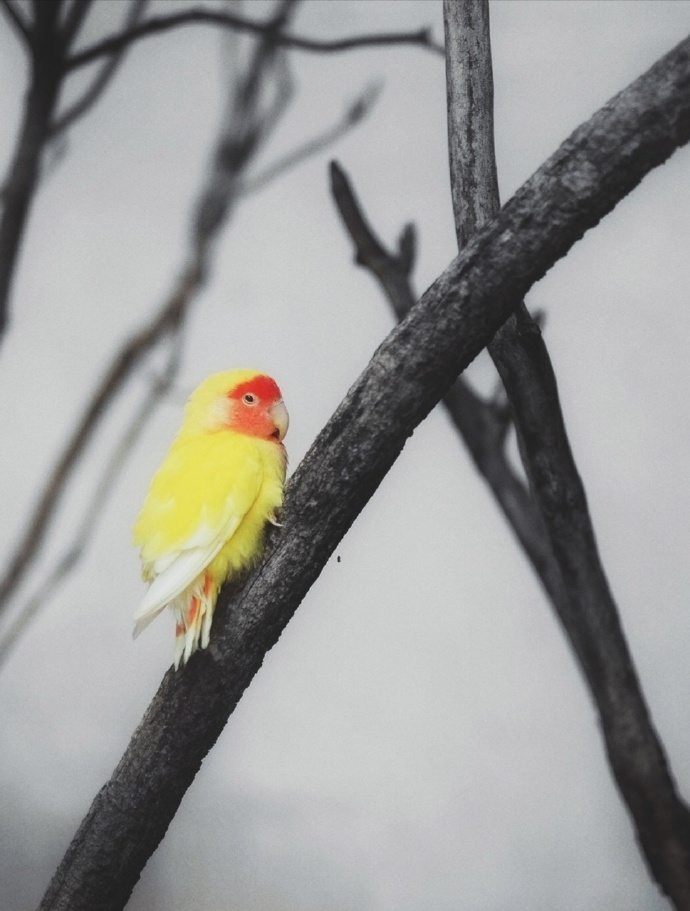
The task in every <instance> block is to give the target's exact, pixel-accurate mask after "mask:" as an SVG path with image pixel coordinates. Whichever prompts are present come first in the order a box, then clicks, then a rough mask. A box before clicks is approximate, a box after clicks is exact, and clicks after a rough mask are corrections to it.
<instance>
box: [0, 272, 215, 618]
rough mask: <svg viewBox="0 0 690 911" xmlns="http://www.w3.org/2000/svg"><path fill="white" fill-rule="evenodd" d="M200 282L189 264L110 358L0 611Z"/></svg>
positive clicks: (46, 492)
mask: <svg viewBox="0 0 690 911" xmlns="http://www.w3.org/2000/svg"><path fill="white" fill-rule="evenodd" d="M203 280H204V273H203V268H202V264H201V262H199V261H194V262H192V263H191V264H190V265H188V266H187V268H186V269H185V270H184V271H183V272H182V275H181V276H180V278H179V280H178V281H177V283H176V285H175V288H174V289H173V291H172V293H171V294H170V295H169V297H168V299H167V300H166V301H165V303H164V304H163V306H162V307H161V308H160V310H159V311H158V313H157V314H156V315H155V316H154V317H153V319H152V320H151V321H150V322H149V323H148V324H147V325H146V326H144V327H143V328H142V329H140V330H139V331H138V332H137V333H136V334H135V335H133V336H132V337H131V338H129V339H128V340H127V341H126V342H125V343H124V344H123V345H122V346H121V348H120V350H119V352H118V353H117V354H116V355H115V357H114V358H113V361H112V363H111V365H110V367H109V368H108V370H107V371H106V373H105V375H104V376H103V379H102V380H101V382H100V385H99V386H98V388H97V389H96V392H95V393H94V395H93V396H92V398H91V401H90V402H89V405H88V406H87V408H86V410H85V412H84V414H83V416H82V418H81V419H80V421H79V423H78V425H77V427H76V428H75V429H74V431H73V433H72V436H71V437H70V439H69V441H68V443H67V446H66V447H65V449H64V451H63V453H62V455H61V456H60V458H59V460H58V462H57V464H56V465H55V467H54V468H53V471H52V472H51V475H50V478H49V479H48V483H47V484H46V486H45V488H44V489H43V492H42V494H41V496H40V498H39V501H38V503H37V504H36V507H35V508H34V512H33V514H32V516H31V519H30V520H29V523H28V526H27V528H26V530H25V532H24V534H23V535H22V536H21V538H20V541H19V544H18V546H17V548H16V550H15V552H14V555H13V557H12V558H11V560H10V562H9V564H8V567H7V569H6V571H5V574H4V576H3V577H2V579H1V580H0V610H3V609H5V607H6V605H7V602H8V600H9V598H10V597H11V595H12V594H13V593H14V591H15V589H16V588H17V586H18V585H19V583H20V581H21V580H22V578H23V577H24V575H25V573H26V571H27V570H28V568H29V567H30V566H31V564H32V563H33V561H34V560H35V559H36V557H37V556H38V554H39V552H40V549H41V547H42V545H43V543H44V541H45V538H46V536H47V533H48V531H49V528H50V525H51V522H52V520H53V518H54V515H55V513H56V510H57V508H58V506H59V504H60V502H61V500H62V497H63V495H64V492H65V488H66V485H67V483H68V481H69V479H70V478H71V476H72V474H73V472H74V470H75V468H76V466H77V465H78V463H79V461H80V460H81V458H82V457H83V454H84V451H85V449H86V447H87V446H88V444H89V443H90V441H91V439H92V437H93V435H94V433H95V431H96V429H97V427H98V426H99V424H100V421H101V420H102V418H103V416H104V414H105V413H106V411H107V409H108V408H109V407H110V405H111V404H112V402H113V401H114V399H115V397H116V396H117V395H118V394H119V393H120V392H121V390H122V389H123V387H124V385H125V383H126V381H127V380H128V379H129V377H130V376H131V375H132V373H133V372H134V370H136V369H137V367H138V366H139V364H140V363H141V361H142V359H143V358H144V357H145V356H146V355H147V354H148V353H149V351H151V350H152V349H153V348H154V347H155V346H156V345H157V344H158V343H159V342H160V341H161V339H163V338H165V337H166V336H167V335H169V334H171V333H174V332H175V331H177V329H178V328H179V326H180V325H181V323H182V322H183V321H184V319H185V315H186V311H187V307H188V305H189V301H190V298H191V296H192V294H194V293H195V292H196V291H197V290H198V289H199V287H200V286H201V284H202V283H203Z"/></svg>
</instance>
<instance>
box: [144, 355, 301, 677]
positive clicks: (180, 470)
mask: <svg viewBox="0 0 690 911" xmlns="http://www.w3.org/2000/svg"><path fill="white" fill-rule="evenodd" d="M288 423H289V418H288V413H287V409H286V408H285V405H284V404H283V397H282V395H281V392H280V389H279V388H278V386H277V384H276V382H275V380H272V379H271V378H270V377H269V376H266V375H264V374H262V373H258V372H257V371H255V370H228V371H226V372H224V373H217V374H214V375H213V376H210V377H208V379H206V380H205V381H204V382H203V383H202V384H201V385H200V386H199V387H198V389H196V391H195V392H193V393H192V395H191V397H190V399H189V402H188V403H187V408H186V410H185V416H184V421H183V424H182V428H181V429H180V432H179V433H178V435H177V437H176V438H175V440H174V442H173V444H172V446H171V447H170V451H169V452H168V455H167V456H166V458H165V460H164V461H163V464H162V465H161V467H160V468H159V470H158V472H157V473H156V474H155V475H154V478H153V481H152V482H151V486H150V488H149V492H148V495H147V497H146V500H145V502H144V505H143V507H142V510H141V512H140V513H139V517H138V519H137V521H136V523H135V525H134V532H133V537H134V543H135V545H136V546H137V547H139V549H140V555H141V563H142V575H143V577H144V580H145V581H147V582H149V583H150V585H149V589H148V591H147V592H146V594H145V596H144V598H143V600H142V602H141V605H140V606H139V609H138V610H137V612H136V614H135V616H134V620H135V627H134V636H135V637H136V636H138V635H139V633H140V632H141V631H142V630H143V629H144V628H145V627H146V626H148V624H149V623H150V622H151V621H152V620H153V619H154V617H156V616H157V615H158V614H159V613H160V612H161V611H162V610H164V608H165V607H167V606H169V607H170V608H171V609H172V612H173V614H174V616H175V622H176V625H175V636H176V639H175V667H176V668H177V667H179V664H180V661H182V662H183V663H184V662H186V661H188V660H189V657H190V655H192V654H193V653H194V652H195V651H196V649H197V648H206V646H207V645H208V642H209V636H210V632H211V621H212V619H213V611H214V608H215V605H216V598H217V597H218V590H219V588H220V586H221V584H222V583H223V582H224V581H225V579H227V578H230V577H232V576H236V575H237V574H238V573H241V572H242V571H243V570H245V569H247V568H249V567H250V566H251V565H252V564H253V563H255V562H256V560H257V559H258V558H259V556H260V555H261V551H262V547H263V539H264V532H265V528H266V523H267V522H273V523H275V517H276V510H278V509H279V508H280V506H281V505H282V502H283V486H284V483H285V471H286V468H287V456H286V453H285V447H284V446H283V442H282V441H283V438H284V437H285V434H286V433H287V429H288Z"/></svg>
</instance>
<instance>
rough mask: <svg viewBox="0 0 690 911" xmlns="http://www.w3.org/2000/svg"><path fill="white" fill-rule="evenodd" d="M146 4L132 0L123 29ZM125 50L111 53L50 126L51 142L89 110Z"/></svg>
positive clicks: (141, 0) (118, 64) (118, 63)
mask: <svg viewBox="0 0 690 911" xmlns="http://www.w3.org/2000/svg"><path fill="white" fill-rule="evenodd" d="M147 3H148V0H132V2H131V3H130V6H129V10H128V13H127V20H126V22H125V28H129V27H131V26H132V25H134V24H135V23H136V22H138V21H139V19H140V18H141V16H142V15H143V13H144V10H145V8H146V5H147ZM127 50H128V46H127V45H123V47H121V48H119V50H117V51H113V53H112V54H111V55H110V56H109V57H107V58H106V60H105V61H104V62H103V64H102V66H101V68H100V69H99V71H98V73H97V74H96V76H95V78H94V80H93V82H92V83H91V85H90V86H89V87H88V88H87V89H86V90H85V92H84V93H83V94H82V96H81V98H79V99H78V100H77V101H75V102H74V103H73V104H72V105H70V107H69V108H67V110H66V111H65V112H64V113H63V114H60V115H59V116H58V118H57V119H56V120H55V121H54V123H52V124H51V126H50V134H49V136H50V139H51V140H52V139H54V138H55V137H56V136H57V135H58V134H59V133H62V132H63V131H64V130H66V129H67V128H68V127H70V126H71V125H72V124H73V123H74V121H75V120H77V119H78V118H79V117H81V116H82V115H83V114H85V113H86V112H87V111H88V110H89V108H90V107H92V106H93V105H94V104H95V103H96V101H98V99H99V98H100V97H101V95H102V94H103V92H104V91H105V89H106V88H107V87H108V85H109V83H110V82H111V81H112V78H113V76H114V75H115V73H116V72H117V70H118V69H119V67H120V64H121V63H122V61H123V60H124V57H125V53H126V51H127Z"/></svg>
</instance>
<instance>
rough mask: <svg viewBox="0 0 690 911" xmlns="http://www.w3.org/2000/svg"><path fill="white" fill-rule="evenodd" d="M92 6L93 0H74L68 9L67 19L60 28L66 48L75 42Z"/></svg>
mask: <svg viewBox="0 0 690 911" xmlns="http://www.w3.org/2000/svg"><path fill="white" fill-rule="evenodd" d="M92 6H93V0H72V5H71V6H70V7H69V9H68V10H67V15H66V16H65V21H64V23H63V24H62V26H61V28H60V35H61V37H62V41H63V44H64V46H65V47H66V48H69V47H71V46H72V45H73V44H74V41H75V39H76V38H77V36H78V35H79V32H80V30H81V27H82V25H83V24H84V21H85V19H86V17H87V16H88V14H89V10H90V9H91V7H92Z"/></svg>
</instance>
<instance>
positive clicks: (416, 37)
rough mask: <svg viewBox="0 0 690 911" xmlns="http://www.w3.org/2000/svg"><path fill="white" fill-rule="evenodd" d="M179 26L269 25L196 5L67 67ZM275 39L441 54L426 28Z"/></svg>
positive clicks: (317, 48)
mask: <svg viewBox="0 0 690 911" xmlns="http://www.w3.org/2000/svg"><path fill="white" fill-rule="evenodd" d="M183 25H215V26H220V27H221V28H231V29H235V30H237V31H246V32H250V33H252V34H254V35H259V36H260V35H263V34H266V33H267V32H268V31H269V29H270V26H269V25H267V23H265V22H257V21H255V20H252V19H246V18H244V17H243V16H238V15H236V14H234V13H226V12H217V11H215V10H209V9H203V8H201V7H198V8H195V9H188V10H184V11H183V12H181V13H173V14H172V15H169V16H155V17H152V18H150V19H148V20H147V21H146V22H143V23H141V24H140V25H136V26H134V27H133V28H130V29H127V30H126V31H123V32H120V33H118V34H117V35H111V36H110V37H109V38H104V39H103V40H102V41H99V42H98V43H97V44H94V45H93V46H92V47H89V48H86V49H85V50H83V51H79V52H78V53H76V54H73V55H72V56H71V57H70V59H69V60H68V61H67V67H68V68H69V69H70V70H74V69H77V68H79V67H81V66H84V65H85V64H87V63H91V62H92V61H94V60H97V59H98V58H99V57H102V56H104V55H105V54H112V53H113V52H114V51H117V50H120V49H121V48H122V47H124V46H125V45H131V44H132V43H133V42H135V41H139V40H141V39H142V38H147V37H149V36H151V35H156V34H160V33H161V32H165V31H168V30H170V29H173V28H178V27H180V26H183ZM275 40H276V43H277V44H278V45H279V46H281V47H288V48H294V49H295V50H300V51H312V52H315V53H320V54H323V53H339V52H340V51H350V50H356V49H358V48H365V47H386V46H399V45H401V44H409V45H413V46H417V47H422V48H427V49H429V50H431V51H433V52H434V53H436V54H440V55H443V54H444V48H443V45H441V44H436V42H435V41H434V40H433V38H432V35H431V30H430V29H428V28H424V29H420V30H418V31H416V32H382V33H379V34H375V35H356V36H353V37H349V38H338V39H334V40H331V41H319V40H317V39H313V38H303V37H300V36H299V35H286V34H279V35H277V36H275Z"/></svg>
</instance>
